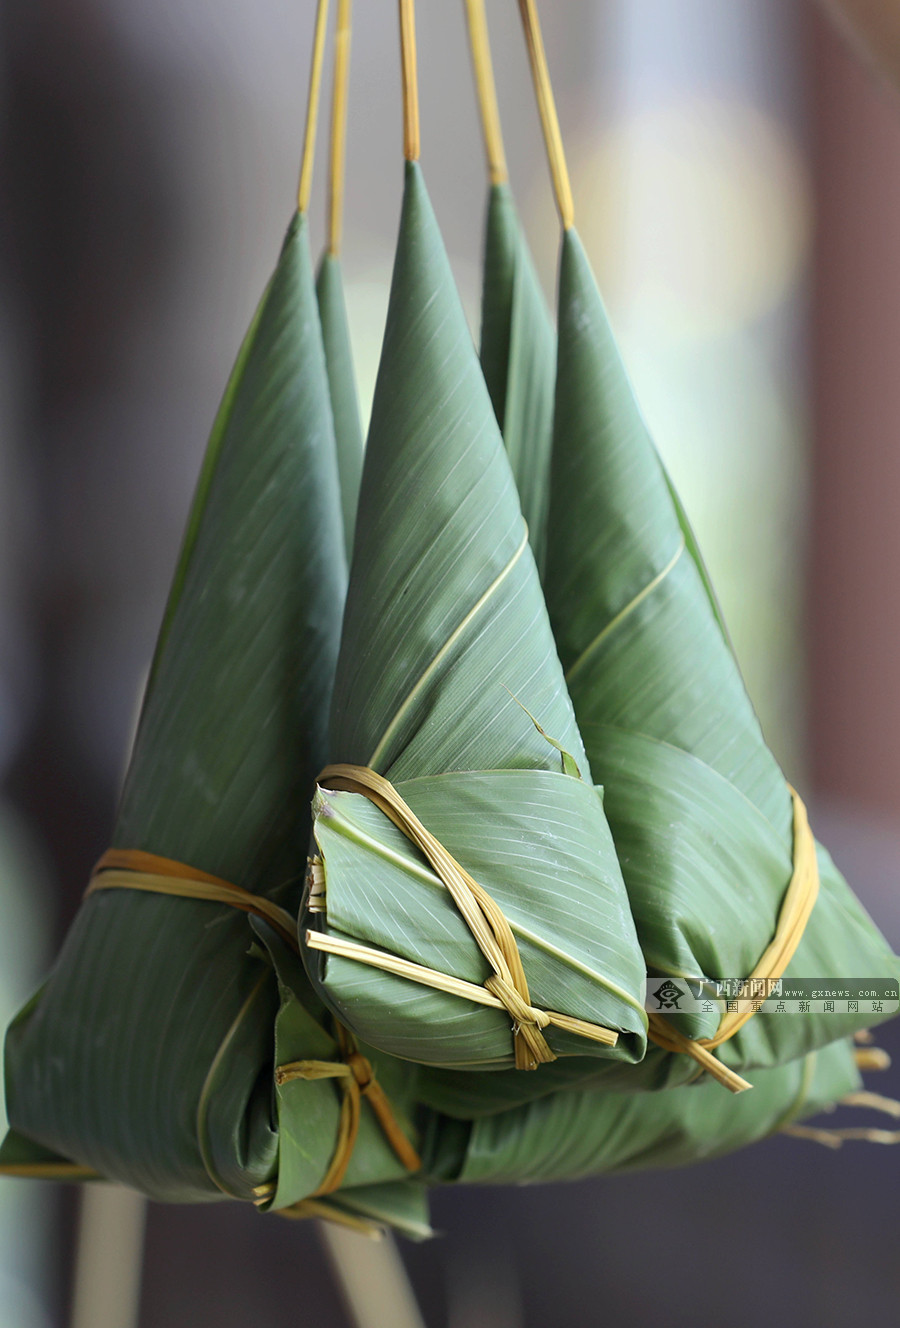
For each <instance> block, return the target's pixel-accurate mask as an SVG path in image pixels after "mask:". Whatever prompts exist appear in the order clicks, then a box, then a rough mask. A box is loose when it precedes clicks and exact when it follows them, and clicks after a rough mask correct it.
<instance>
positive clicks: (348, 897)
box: [301, 164, 645, 1080]
mask: <svg viewBox="0 0 900 1328" xmlns="http://www.w3.org/2000/svg"><path fill="white" fill-rule="evenodd" d="M406 169H407V176H406V188H405V196H404V204H403V215H402V219H401V226H400V237H399V242H398V249H397V258H396V263H395V269H394V278H393V284H392V290H391V300H390V306H389V310H388V319H387V330H386V334H385V343H384V349H383V353H382V361H381V366H380V370H379V376H378V382H377V385H376V392H375V401H374V406H373V413H372V423H371V428H370V433H369V438H368V443H367V447H366V455H365V463H364V468H363V479H362V488H361V493H360V506H359V514H358V517H357V525H356V537H355V543H354V555H353V565H352V569H351V576H350V588H349V592H348V598H347V608H346V612H345V616H344V625H343V635H342V640H341V651H340V658H339V661H338V669H337V677H336V683H335V692H334V701H333V713H332V760H334V761H336V762H345V763H352V764H354V765H356V766H366V767H370V768H372V769H374V770H375V771H377V772H379V773H380V774H381V775H383V776H385V777H386V778H387V779H389V780H390V781H391V782H392V784H393V785H394V786H395V787H396V789H397V791H398V792H399V793H400V795H401V796H402V798H403V799H404V800H405V802H406V803H407V804H408V805H409V807H411V808H412V810H413V812H414V813H415V814H416V815H417V816H418V817H419V818H420V820H421V821H422V822H423V823H424V825H425V826H426V827H427V828H428V830H429V831H431V833H432V834H433V835H435V836H436V837H437V838H438V839H439V840H440V842H441V843H442V844H443V845H444V847H445V848H446V849H448V850H449V852H450V853H451V854H452V855H453V856H454V857H455V858H456V859H457V861H458V862H459V863H460V864H461V865H462V866H463V867H464V868H465V869H466V870H467V871H469V872H470V873H471V875H472V876H473V877H474V879H475V880H476V881H477V882H478V883H479V884H480V885H481V886H482V887H483V888H484V889H485V890H487V892H488V893H489V894H490V895H491V896H492V897H493V899H494V900H495V902H496V903H497V904H498V905H499V906H500V908H501V909H502V910H503V912H504V913H505V915H506V917H507V919H508V921H509V923H510V924H511V926H512V930H513V933H514V935H515V937H516V940H517V942H518V947H519V951H520V953H521V957H522V963H523V966H524V971H525V974H526V976H527V980H528V984H529V988H530V1000H531V1002H532V1003H533V1007H537V1008H538V1009H541V1010H550V1011H554V1012H558V1013H560V1014H562V1015H564V1016H565V1015H569V1016H572V1017H574V1018H577V1019H582V1020H585V1021H589V1022H591V1023H594V1024H597V1025H601V1026H603V1027H604V1028H606V1029H612V1030H614V1032H616V1033H618V1034H619V1038H618V1043H617V1045H616V1046H614V1047H610V1046H606V1045H602V1044H600V1043H597V1042H592V1041H590V1040H588V1039H586V1038H584V1037H581V1036H579V1035H577V1034H575V1033H572V1032H569V1031H559V1030H558V1029H557V1028H555V1027H553V1028H548V1029H545V1030H544V1031H545V1033H546V1035H547V1040H548V1042H549V1045H550V1047H551V1049H552V1051H553V1052H554V1053H555V1054H557V1055H559V1056H562V1057H565V1056H567V1055H579V1056H588V1057H590V1056H592V1055H600V1056H606V1057H610V1056H611V1057H613V1058H618V1059H624V1060H626V1061H634V1060H636V1059H639V1058H640V1056H641V1055H642V1053H643V1050H644V1030H645V1015H644V1012H643V1008H642V1005H643V995H642V993H643V981H644V969H643V961H642V959H641V956H640V953H639V951H638V949H637V945H636V940H635V936H634V932H633V929H632V924H631V919H630V916H629V912H628V906H627V901H626V899H625V894H624V887H623V885H622V882H621V876H620V873H619V868H618V863H617V862H616V859H615V854H614V852H613V850H612V841H611V839H610V837H609V835H608V831H607V827H606V822H605V818H604V815H603V808H602V803H601V800H600V798H599V796H598V795H597V793H596V792H595V790H594V789H593V788H592V787H591V785H590V784H589V783H587V782H585V781H583V780H582V779H580V778H579V777H577V776H576V775H573V774H569V773H564V764H565V765H566V766H567V767H568V769H570V770H571V769H572V768H573V765H572V760H574V763H575V764H577V766H578V767H579V768H583V762H584V752H583V748H582V743H581V738H580V736H579V733H578V729H577V727H576V725H575V721H574V716H573V714H572V708H571V704H570V701H569V698H568V695H567V693H566V689H565V685H564V683H563V680H562V673H561V670H560V667H559V662H558V659H557V656H556V651H555V648H554V645H553V639H552V635H551V633H550V628H549V624H548V621H547V617H546V610H545V607H544V602H543V597H542V594H541V590H540V586H539V583H538V578H537V572H536V568H535V564H534V559H533V556H532V553H531V550H530V548H529V546H528V542H527V536H526V531H525V526H524V522H523V520H522V515H521V510H520V507H519V502H518V498H517V496H516V490H515V485H514V482H513V478H512V475H511V473H510V468H509V463H508V461H507V458H506V455H505V453H504V450H503V446H502V442H501V439H500V435H499V431H498V429H497V424H496V421H495V419H494V414H493V411H492V409H491V403H490V399H489V396H488V393H487V391H486V389H485V385H484V380H483V377H482V375H481V372H480V369H479V366H478V361H477V358H476V355H475V351H474V347H473V345H472V340H471V336H470V334H469V331H468V327H467V324H466V321H465V318H464V315H463V312H462V308H461V305H460V302H459V298H458V295H457V292H456V289H455V286H454V284H453V279H452V275H451V272H450V268H449V264H448V261H447V257H446V254H445V252H444V249H443V244H442V241H441V238H440V234H439V231H438V228H437V223H436V221H435V219H434V215H433V213H432V210H431V206H430V203H429V201H428V197H427V194H426V191H425V186H424V183H423V180H422V176H421V172H420V169H419V167H418V166H417V165H415V164H408V165H407V168H406ZM532 716H533V717H534V718H533V719H532ZM535 721H536V722H537V723H536V722H535ZM537 724H539V725H540V726H541V729H542V730H543V731H544V732H543V734H542V732H541V731H540V730H539V728H538V727H537ZM544 735H548V736H549V737H550V738H552V739H553V742H554V743H558V744H559V746H560V747H561V748H563V749H564V751H565V752H566V753H569V754H570V758H571V759H568V758H566V759H565V760H564V758H563V756H561V754H560V750H559V748H558V747H557V746H554V745H553V743H551V742H548V740H547V736H544ZM314 813H315V816H314V834H315V838H316V842H317V847H318V852H319V854H320V855H321V858H322V860H323V865H322V871H323V873H324V890H323V894H324V911H311V912H309V913H308V914H307V915H306V917H305V919H304V920H303V924H302V925H301V938H302V937H303V936H304V933H305V928H306V926H307V925H308V926H310V927H311V928H313V929H314V930H313V934H312V936H311V943H315V942H316V941H317V936H316V932H318V933H319V934H320V935H324V936H325V937H326V938H328V937H332V938H334V937H337V938H338V939H343V940H347V939H349V940H351V941H353V942H355V943H357V944H362V945H366V946H369V947H372V948H375V949H376V950H379V951H383V952H389V953H390V954H392V955H396V956H400V957H401V958H403V959H406V960H408V961H412V962H415V963H418V964H420V965H423V966H425V967H428V968H430V969H433V970H437V971H439V972H441V973H443V974H449V975H451V976H452V977H454V978H457V979H462V980H464V981H467V982H469V983H472V984H475V985H476V986H480V984H482V983H484V982H485V980H486V979H488V978H489V976H490V972H491V970H490V967H489V965H488V964H487V962H486V960H485V959H484V957H483V955H482V952H481V951H480V950H479V948H478V946H477V945H476V943H475V941H474V939H473V936H472V934H471V933H470V931H469V928H468V926H467V924H466V923H465V922H464V921H463V918H462V916H461V915H460V913H459V912H458V911H457V908H456V905H455V903H454V902H453V900H452V899H451V897H450V895H449V893H448V892H447V890H446V889H445V887H444V886H443V884H442V882H441V880H440V879H439V878H438V877H437V876H436V875H435V872H434V871H433V870H432V869H431V868H430V866H429V865H428V863H427V862H426V861H425V859H424V858H423V857H422V856H421V854H420V853H419V852H418V850H417V849H415V848H414V847H413V846H412V844H411V843H410V842H409V840H408V839H406V837H405V836H404V835H403V834H402V833H401V832H400V830H398V829H397V828H396V827H395V825H393V824H391V822H390V821H389V820H388V819H387V817H386V816H385V815H384V814H383V813H382V812H381V811H380V810H378V808H377V807H376V806H375V805H373V803H372V802H370V801H369V800H368V799H367V798H365V797H364V796H362V795H361V794H360V793H356V792H347V791H338V792H332V791H329V790H328V789H326V788H323V789H321V790H320V791H319V793H318V794H317V797H316V802H315V806H314ZM305 961H306V963H307V966H308V968H309V969H310V972H311V975H312V976H313V977H314V981H315V983H316V985H317V987H318V989H319V990H320V992H321V993H322V995H323V997H324V998H325V1000H326V1001H327V1002H328V1003H329V1004H331V1005H332V1007H333V1008H334V1009H335V1010H336V1011H337V1012H338V1014H339V1016H340V1018H341V1019H342V1020H343V1021H344V1022H345V1023H346V1024H348V1026H349V1027H351V1028H352V1029H353V1030H354V1031H355V1032H357V1033H358V1034H359V1035H360V1036H361V1037H363V1038H364V1039H365V1040H366V1041H368V1042H373V1044H374V1045H377V1046H379V1047H381V1048H383V1049H384V1050H386V1051H389V1052H391V1053H393V1054H395V1055H398V1056H402V1057H404V1058H407V1059H410V1060H415V1061H420V1062H423V1063H437V1064H445V1065H454V1066H466V1067H482V1068H495V1067H501V1066H504V1065H510V1064H512V1051H513V1039H512V1033H511V1019H510V1015H509V1014H508V1013H507V1009H505V1008H501V1009H494V1008H488V1007H487V1006H485V1005H482V1004H478V1003H474V1002H473V1001H471V1000H469V999H467V998H463V997H461V996H459V995H455V994H449V993H446V992H443V991H437V990H433V989H431V988H429V987H427V986H423V985H420V984H419V983H417V982H414V981H412V980H410V979H408V978H406V977H400V976H396V975H395V974H389V973H386V972H384V971H382V970H381V969H380V968H379V967H377V966H370V965H368V964H365V963H363V962H360V961H359V960H358V959H357V958H344V957H340V958H339V957H336V956H335V955H334V954H325V953H324V952H323V951H322V950H320V949H315V948H312V949H307V950H306V953H305ZM555 1068H556V1067H555V1066H553V1065H542V1066H541V1068H540V1072H539V1074H536V1075H528V1076H523V1077H524V1078H527V1079H532V1080H538V1079H540V1078H541V1076H542V1075H544V1074H547V1073H552V1071H553V1070H554V1069H555ZM477 1078H478V1079H483V1078H484V1076H482V1075H479V1076H477Z"/></svg>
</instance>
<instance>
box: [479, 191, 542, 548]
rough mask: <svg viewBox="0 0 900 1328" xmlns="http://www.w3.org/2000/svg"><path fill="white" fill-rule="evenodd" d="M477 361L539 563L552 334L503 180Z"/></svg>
mask: <svg viewBox="0 0 900 1328" xmlns="http://www.w3.org/2000/svg"><path fill="white" fill-rule="evenodd" d="M481 368H482V371H483V373H484V378H485V382H486V383H487V386H488V391H489V392H490V394H491V401H492V402H493V405H494V412H495V414H496V416H497V422H498V424H499V425H500V428H501V430H502V432H503V441H504V443H505V445H506V450H507V452H508V454H509V462H510V466H511V467H512V472H513V475H514V477H515V481H516V486H517V488H518V490H519V499H520V501H521V504H522V515H523V516H524V518H525V520H526V522H527V524H528V533H529V536H530V539H531V547H532V549H533V550H534V556H535V561H536V562H537V565H538V569H539V570H541V569H542V568H543V565H544V527H545V525H546V521H547V498H548V488H549V486H548V483H547V476H548V472H549V468H550V448H551V445H552V440H553V388H554V381H555V374H556V334H555V332H554V330H553V324H552V322H551V320H550V315H549V313H548V310H547V304H546V301H545V299H544V293H543V291H542V290H541V287H540V282H539V281H538V278H537V274H536V272H535V270H534V264H533V262H532V259H531V254H530V253H529V251H528V246H527V244H526V243H525V238H524V236H523V234H522V231H521V228H520V226H519V221H518V217H517V215H516V208H515V204H514V202H513V199H512V193H511V192H510V188H509V185H507V184H495V185H492V186H491V190H490V195H489V198H488V211H487V227H486V231H485V253H484V285H483V290H482V302H481Z"/></svg>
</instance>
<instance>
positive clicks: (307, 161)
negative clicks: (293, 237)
mask: <svg viewBox="0 0 900 1328" xmlns="http://www.w3.org/2000/svg"><path fill="white" fill-rule="evenodd" d="M327 22H328V0H319V5H318V9H317V10H316V31H315V35H314V37H313V53H312V67H311V68H310V71H309V97H308V99H307V103H306V136H305V138H304V140H303V160H302V161H301V164H300V185H299V187H298V189H297V209H298V211H299V212H303V213H305V212H306V210H307V208H308V207H309V196H310V193H311V191H312V174H313V159H314V157H315V155H316V126H317V125H318V123H319V92H320V90H321V87H322V64H323V61H324V59H325V27H326V24H327Z"/></svg>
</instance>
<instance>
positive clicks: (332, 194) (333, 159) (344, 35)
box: [328, 0, 353, 257]
mask: <svg viewBox="0 0 900 1328" xmlns="http://www.w3.org/2000/svg"><path fill="white" fill-rule="evenodd" d="M352 9H353V0H338V8H337V26H336V28H335V33H334V87H333V89H332V94H331V154H330V160H329V168H328V252H329V253H330V254H332V255H333V256H334V257H337V255H338V254H339V253H340V249H341V234H342V230H343V224H344V159H345V155H346V146H347V93H348V89H349V86H350V28H351V14H352Z"/></svg>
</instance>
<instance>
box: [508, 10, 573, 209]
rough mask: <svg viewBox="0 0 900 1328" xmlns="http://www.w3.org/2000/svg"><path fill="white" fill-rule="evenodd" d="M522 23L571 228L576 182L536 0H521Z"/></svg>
mask: <svg viewBox="0 0 900 1328" xmlns="http://www.w3.org/2000/svg"><path fill="white" fill-rule="evenodd" d="M519 11H520V13H521V15H522V26H523V27H524V29H525V41H526V44H527V46H528V58H529V60H530V61H531V75H532V78H533V80H534V91H535V96H536V97H537V104H538V111H539V113H540V117H541V128H542V129H543V131H544V142H545V143H546V145H547V159H548V161H549V163H550V174H551V176H552V178H553V192H554V194H555V195H556V206H557V209H558V211H559V219H560V221H561V222H562V227H563V230H565V231H567V230H569V229H570V228H571V226H572V225H573V223H574V220H575V207H574V204H573V202H572V186H571V184H570V183H569V168H568V166H567V165H566V154H565V151H564V149H563V142H562V135H561V134H560V132H559V119H558V117H557V114H556V102H555V101H554V99H553V88H552V86H551V83H550V71H549V70H548V68H547V55H546V52H545V51H544V39H543V37H542V36H541V25H540V21H539V19H538V13H537V7H536V6H535V2H534V0H519Z"/></svg>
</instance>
